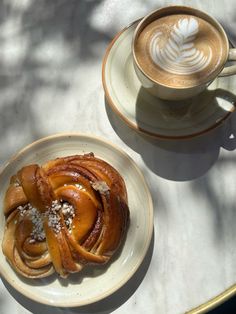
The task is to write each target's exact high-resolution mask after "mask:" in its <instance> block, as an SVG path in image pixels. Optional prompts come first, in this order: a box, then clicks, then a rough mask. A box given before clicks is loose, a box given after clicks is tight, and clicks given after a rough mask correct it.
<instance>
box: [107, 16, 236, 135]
mask: <svg viewBox="0 0 236 314" xmlns="http://www.w3.org/2000/svg"><path fill="white" fill-rule="evenodd" d="M140 20H142V18H140V19H138V20H135V21H134V22H132V23H131V24H129V25H128V26H126V27H124V28H123V29H122V30H121V31H119V32H118V33H117V34H116V35H115V36H114V38H113V39H112V41H111V42H110V43H109V45H108V46H107V49H106V51H105V54H104V57H103V61H102V85H103V89H104V93H105V97H106V100H107V103H108V105H109V106H110V108H111V109H112V110H113V111H114V112H115V113H116V114H117V115H118V116H119V117H120V118H121V119H122V120H123V121H124V122H125V123H126V124H127V125H128V126H129V127H131V129H133V130H135V131H136V132H138V133H140V134H143V135H148V136H150V137H151V138H156V139H165V140H185V139H191V138H195V137H198V136H200V135H203V134H206V133H208V132H209V131H211V130H214V129H216V128H217V127H219V126H221V125H222V124H223V122H224V121H225V120H226V119H227V118H228V117H229V116H230V115H231V114H232V113H233V112H234V111H235V109H236V108H235V105H236V103H235V104H234V109H233V110H230V111H228V112H227V113H226V114H225V115H224V116H223V117H222V118H221V119H220V120H218V121H216V122H215V123H214V124H212V125H210V126H209V127H207V128H205V129H203V130H201V131H197V132H193V133H191V134H185V135H177V136H175V135H165V134H159V133H158V132H156V133H155V132H152V131H149V130H146V129H144V128H142V127H139V126H138V124H136V123H134V122H132V121H130V119H129V118H128V117H126V116H125V115H124V114H122V113H121V112H120V110H119V109H118V108H117V106H116V105H115V102H114V101H113V98H112V96H111V95H110V92H109V88H108V86H107V83H106V81H107V80H106V66H107V61H108V59H109V55H110V52H111V49H112V48H113V46H114V44H115V43H116V41H117V40H118V39H119V38H120V36H121V35H122V34H123V33H125V32H126V31H127V30H129V29H130V28H131V27H133V26H134V25H135V24H138V23H139V21H140Z"/></svg>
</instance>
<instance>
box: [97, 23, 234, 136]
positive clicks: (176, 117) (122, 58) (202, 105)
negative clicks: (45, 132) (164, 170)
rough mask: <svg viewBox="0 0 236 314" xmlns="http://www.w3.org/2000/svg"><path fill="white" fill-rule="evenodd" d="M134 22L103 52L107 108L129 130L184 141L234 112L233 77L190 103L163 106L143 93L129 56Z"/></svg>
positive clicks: (221, 80)
mask: <svg viewBox="0 0 236 314" xmlns="http://www.w3.org/2000/svg"><path fill="white" fill-rule="evenodd" d="M136 25H137V22H135V23H133V24H132V25H131V26H129V27H127V28H125V29H124V30H123V31H121V32H120V33H119V34H117V36H116V37H115V38H114V40H113V41H112V42H111V44H110V45H109V47H108V48H107V51H106V54H105V56H104V60H103V70H102V79H103V87H104V91H105V96H106V99H107V101H108V104H109V105H110V106H111V108H112V109H113V110H114V112H115V113H117V114H118V115H119V116H120V117H121V118H122V119H123V120H124V121H125V122H126V123H127V124H128V125H129V126H130V127H132V128H134V129H135V130H137V131H140V132H143V133H145V134H148V135H151V136H154V137H159V138H170V139H178V138H188V137H193V136H196V135H199V134H202V133H205V132H207V131H209V130H211V129H213V128H215V127H216V126H218V125H219V124H220V123H222V121H224V120H225V119H226V118H227V117H228V116H229V115H230V113H232V112H233V111H234V110H235V106H234V104H235V102H236V96H235V84H236V76H235V75H234V76H231V77H225V78H223V77H222V78H217V79H216V80H215V81H214V82H213V83H212V84H211V85H210V86H209V87H208V89H207V90H206V91H205V92H204V93H202V94H201V95H200V96H197V97H195V98H194V99H192V100H187V101H179V102H174V101H173V102H167V101H163V100H160V99H158V98H156V97H154V96H152V95H150V94H149V93H148V92H146V91H145V90H144V89H143V88H142V87H141V84H140V82H139V80H138V78H137V76H136V73H135V70H134V67H133V60H132V54H131V42H132V36H133V33H134V30H135V27H136Z"/></svg>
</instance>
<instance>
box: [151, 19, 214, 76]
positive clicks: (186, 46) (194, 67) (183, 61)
mask: <svg viewBox="0 0 236 314" xmlns="http://www.w3.org/2000/svg"><path fill="white" fill-rule="evenodd" d="M198 31H199V27H198V21H197V20H196V19H194V18H193V17H190V18H183V19H180V20H179V21H178V22H177V23H176V24H175V25H174V27H173V30H172V31H171V33H170V36H169V38H167V39H166V41H165V42H164V45H163V38H165V37H166V35H165V34H163V32H161V31H157V32H156V33H155V34H154V36H153V37H152V39H151V41H150V55H151V58H152V60H153V62H154V63H155V64H157V65H158V66H160V67H161V68H162V69H164V70H165V71H168V72H171V73H174V74H179V75H186V74H192V73H196V72H199V71H201V70H203V69H204V68H205V67H207V66H208V64H209V63H210V61H211V58H212V50H211V48H210V47H208V53H207V54H206V52H203V51H201V50H199V49H197V48H196V47H195V45H194V40H195V38H196V35H197V33H198ZM161 42H162V44H161Z"/></svg>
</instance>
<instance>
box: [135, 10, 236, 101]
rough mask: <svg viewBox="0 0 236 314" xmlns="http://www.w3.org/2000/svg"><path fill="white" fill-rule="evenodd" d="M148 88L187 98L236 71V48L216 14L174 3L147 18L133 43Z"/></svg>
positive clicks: (163, 94) (156, 93)
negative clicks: (218, 78) (213, 15)
mask: <svg viewBox="0 0 236 314" xmlns="http://www.w3.org/2000/svg"><path fill="white" fill-rule="evenodd" d="M132 57H133V63H134V68H135V71H136V74H137V76H138V78H139V80H140V82H141V84H142V86H143V87H144V88H145V89H146V90H147V91H148V92H150V93H151V94H153V95H154V96H157V97H159V98H162V99H166V100H182V99H186V98H191V97H194V96H196V95H197V94H199V93H201V92H202V91H203V90H204V89H205V88H206V87H207V86H208V85H209V84H210V83H211V82H212V81H213V80H214V79H215V78H216V77H218V76H228V75H234V74H236V65H229V66H227V65H226V63H227V61H230V60H236V49H232V48H229V41H228V38H227V35H226V33H225V31H224V29H223V28H222V26H221V25H220V24H219V22H218V21H216V20H215V19H214V18H213V17H211V16H209V15H208V14H206V13H205V12H202V11H200V10H198V9H195V8H191V7H185V6H168V7H163V8H161V9H158V10H156V11H154V12H152V13H150V14H149V15H147V16H146V17H144V18H143V19H142V20H141V21H140V22H139V23H138V25H137V27H136V29H135V32H134V35H133V41H132Z"/></svg>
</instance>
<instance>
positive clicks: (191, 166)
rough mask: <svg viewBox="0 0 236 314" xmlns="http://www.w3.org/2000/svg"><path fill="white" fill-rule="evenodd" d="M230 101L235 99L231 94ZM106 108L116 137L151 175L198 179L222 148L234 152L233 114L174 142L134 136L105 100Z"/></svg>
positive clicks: (234, 130)
mask: <svg viewBox="0 0 236 314" xmlns="http://www.w3.org/2000/svg"><path fill="white" fill-rule="evenodd" d="M232 97H234V99H236V96H235V95H233V94H231V98H232ZM105 104H106V111H107V115H108V118H109V121H110V123H111V125H112V127H113V129H114V130H115V132H116V133H117V135H118V136H119V137H120V138H121V139H122V140H123V141H124V142H125V143H126V144H127V146H129V147H130V148H132V149H133V150H135V151H136V152H137V153H139V154H140V155H141V157H142V159H143V161H144V163H145V164H146V166H147V167H148V168H149V169H150V170H151V171H152V172H154V173H155V174H157V175H158V176H160V177H162V178H165V179H168V180H173V181H188V180H193V179H196V178H199V177H201V176H203V175H204V174H205V173H207V171H208V170H209V169H210V168H211V167H212V166H213V165H214V163H215V162H216V161H217V159H218V156H219V152H220V148H221V147H222V148H224V149H226V150H229V151H231V150H234V149H235V148H236V126H235V125H236V123H235V122H236V113H232V114H231V116H230V117H228V119H226V120H225V121H222V123H221V124H219V126H217V127H216V128H213V129H212V130H210V131H208V132H206V133H205V134H202V135H198V136H195V137H192V138H190V139H188V138H187V139H174V140H173V139H159V138H154V137H152V136H148V135H145V134H144V133H141V132H137V130H134V129H132V128H130V127H129V126H127V124H126V123H124V121H123V120H122V119H121V118H120V117H119V116H118V115H116V114H115V113H114V111H113V110H112V109H111V107H110V106H109V104H108V102H107V101H106V99H105ZM139 114H140V115H141V111H139ZM138 118H139V117H137V119H138Z"/></svg>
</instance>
